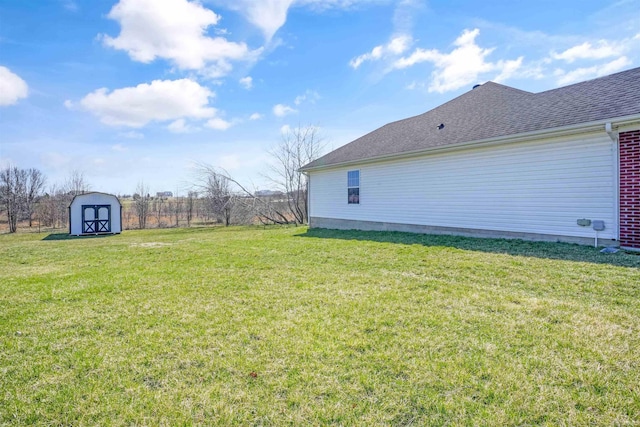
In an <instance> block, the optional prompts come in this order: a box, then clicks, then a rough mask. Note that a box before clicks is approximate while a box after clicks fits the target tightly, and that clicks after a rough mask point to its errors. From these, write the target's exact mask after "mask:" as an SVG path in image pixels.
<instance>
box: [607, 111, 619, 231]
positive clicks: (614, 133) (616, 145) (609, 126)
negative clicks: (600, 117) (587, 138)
mask: <svg viewBox="0 0 640 427" xmlns="http://www.w3.org/2000/svg"><path fill="white" fill-rule="evenodd" d="M604 130H605V132H606V133H607V135H609V138H610V139H611V141H612V142H613V153H612V154H613V194H614V203H613V216H614V219H615V228H614V231H615V236H614V237H615V239H616V240H620V145H619V141H618V132H617V131H614V130H613V125H612V124H611V122H606V123H605V124H604Z"/></svg>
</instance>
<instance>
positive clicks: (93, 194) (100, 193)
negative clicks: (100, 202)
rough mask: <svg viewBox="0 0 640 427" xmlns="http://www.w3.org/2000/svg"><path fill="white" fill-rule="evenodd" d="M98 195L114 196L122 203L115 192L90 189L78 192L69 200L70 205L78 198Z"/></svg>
mask: <svg viewBox="0 0 640 427" xmlns="http://www.w3.org/2000/svg"><path fill="white" fill-rule="evenodd" d="M96 195H97V196H107V197H113V198H114V199H116V201H117V202H118V203H119V204H121V203H120V199H119V198H118V196H116V195H115V194H109V193H103V192H101V191H89V192H87V193H81V194H76V195H75V196H73V199H71V202H69V206H71V205H73V202H75V201H76V199H82V198H85V197H87V196H96Z"/></svg>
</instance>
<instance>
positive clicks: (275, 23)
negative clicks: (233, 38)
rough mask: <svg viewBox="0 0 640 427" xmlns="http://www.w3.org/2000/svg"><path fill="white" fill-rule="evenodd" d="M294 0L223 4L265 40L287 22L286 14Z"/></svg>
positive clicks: (247, 0)
mask: <svg viewBox="0 0 640 427" xmlns="http://www.w3.org/2000/svg"><path fill="white" fill-rule="evenodd" d="M294 1H295V0H259V1H256V0H229V1H226V2H224V3H225V5H226V6H227V7H229V8H230V9H233V10H236V11H238V12H239V13H241V14H242V15H244V17H245V18H246V19H247V21H249V22H250V23H252V24H253V25H255V26H256V27H257V28H259V29H260V30H261V31H262V34H263V35H264V37H265V39H267V40H271V38H272V37H273V35H274V34H275V33H276V31H278V29H279V28H280V27H282V26H283V25H284V24H285V22H286V21H287V13H288V11H289V8H290V7H291V5H292V4H293V2H294Z"/></svg>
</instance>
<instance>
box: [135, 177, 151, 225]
mask: <svg viewBox="0 0 640 427" xmlns="http://www.w3.org/2000/svg"><path fill="white" fill-rule="evenodd" d="M150 207H151V196H150V195H149V187H148V186H145V185H144V182H143V181H140V182H139V183H138V186H137V187H136V193H135V194H134V195H133V209H134V210H135V212H136V216H137V217H138V228H140V229H143V228H147V218H149V208H150Z"/></svg>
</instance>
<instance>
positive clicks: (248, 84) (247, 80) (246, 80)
mask: <svg viewBox="0 0 640 427" xmlns="http://www.w3.org/2000/svg"><path fill="white" fill-rule="evenodd" d="M239 83H240V86H242V87H243V88H245V89H247V90H249V89H251V88H252V87H253V78H251V76H247V77H243V78H241V79H240V81H239Z"/></svg>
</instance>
